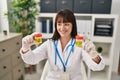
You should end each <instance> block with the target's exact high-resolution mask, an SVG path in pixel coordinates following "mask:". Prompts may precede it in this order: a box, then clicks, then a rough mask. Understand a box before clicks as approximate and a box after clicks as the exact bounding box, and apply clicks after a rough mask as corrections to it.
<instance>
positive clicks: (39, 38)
mask: <svg viewBox="0 0 120 80" xmlns="http://www.w3.org/2000/svg"><path fill="white" fill-rule="evenodd" d="M34 40H35V43H36V44H41V43H42V34H41V33H37V34H35V35H34Z"/></svg>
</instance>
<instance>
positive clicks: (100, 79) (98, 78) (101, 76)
mask: <svg viewBox="0 0 120 80" xmlns="http://www.w3.org/2000/svg"><path fill="white" fill-rule="evenodd" d="M108 68H109V67H107V66H106V67H105V69H104V70H102V71H91V79H90V80H108V72H109V71H108Z"/></svg>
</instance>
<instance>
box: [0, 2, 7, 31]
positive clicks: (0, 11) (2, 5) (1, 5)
mask: <svg viewBox="0 0 120 80" xmlns="http://www.w3.org/2000/svg"><path fill="white" fill-rule="evenodd" d="M7 11H8V10H7V0H0V22H1V23H0V27H1V31H2V30H7V31H8V33H9V25H8V18H7V16H5V15H4V14H5V13H6V12H7Z"/></svg>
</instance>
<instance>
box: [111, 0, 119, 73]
mask: <svg viewBox="0 0 120 80" xmlns="http://www.w3.org/2000/svg"><path fill="white" fill-rule="evenodd" d="M111 14H118V15H119V21H118V27H117V34H116V36H117V39H116V41H115V44H116V46H115V48H114V49H115V51H116V52H115V53H114V59H113V68H112V69H113V72H116V73H117V72H118V64H119V54H120V34H119V30H120V27H119V26H120V0H112V9H111Z"/></svg>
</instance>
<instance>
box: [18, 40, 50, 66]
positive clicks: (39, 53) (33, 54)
mask: <svg viewBox="0 0 120 80" xmlns="http://www.w3.org/2000/svg"><path fill="white" fill-rule="evenodd" d="M47 45H49V41H48V40H47V41H46V42H44V43H43V44H41V45H40V46H39V47H37V48H36V49H34V50H33V51H32V50H31V49H30V50H29V51H28V52H27V53H25V54H23V53H22V52H21V50H20V54H21V57H22V59H23V61H24V62H25V63H27V64H37V63H39V62H40V61H41V60H44V59H46V58H47V52H48V50H47V49H48V48H47V47H48V46H47Z"/></svg>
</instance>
